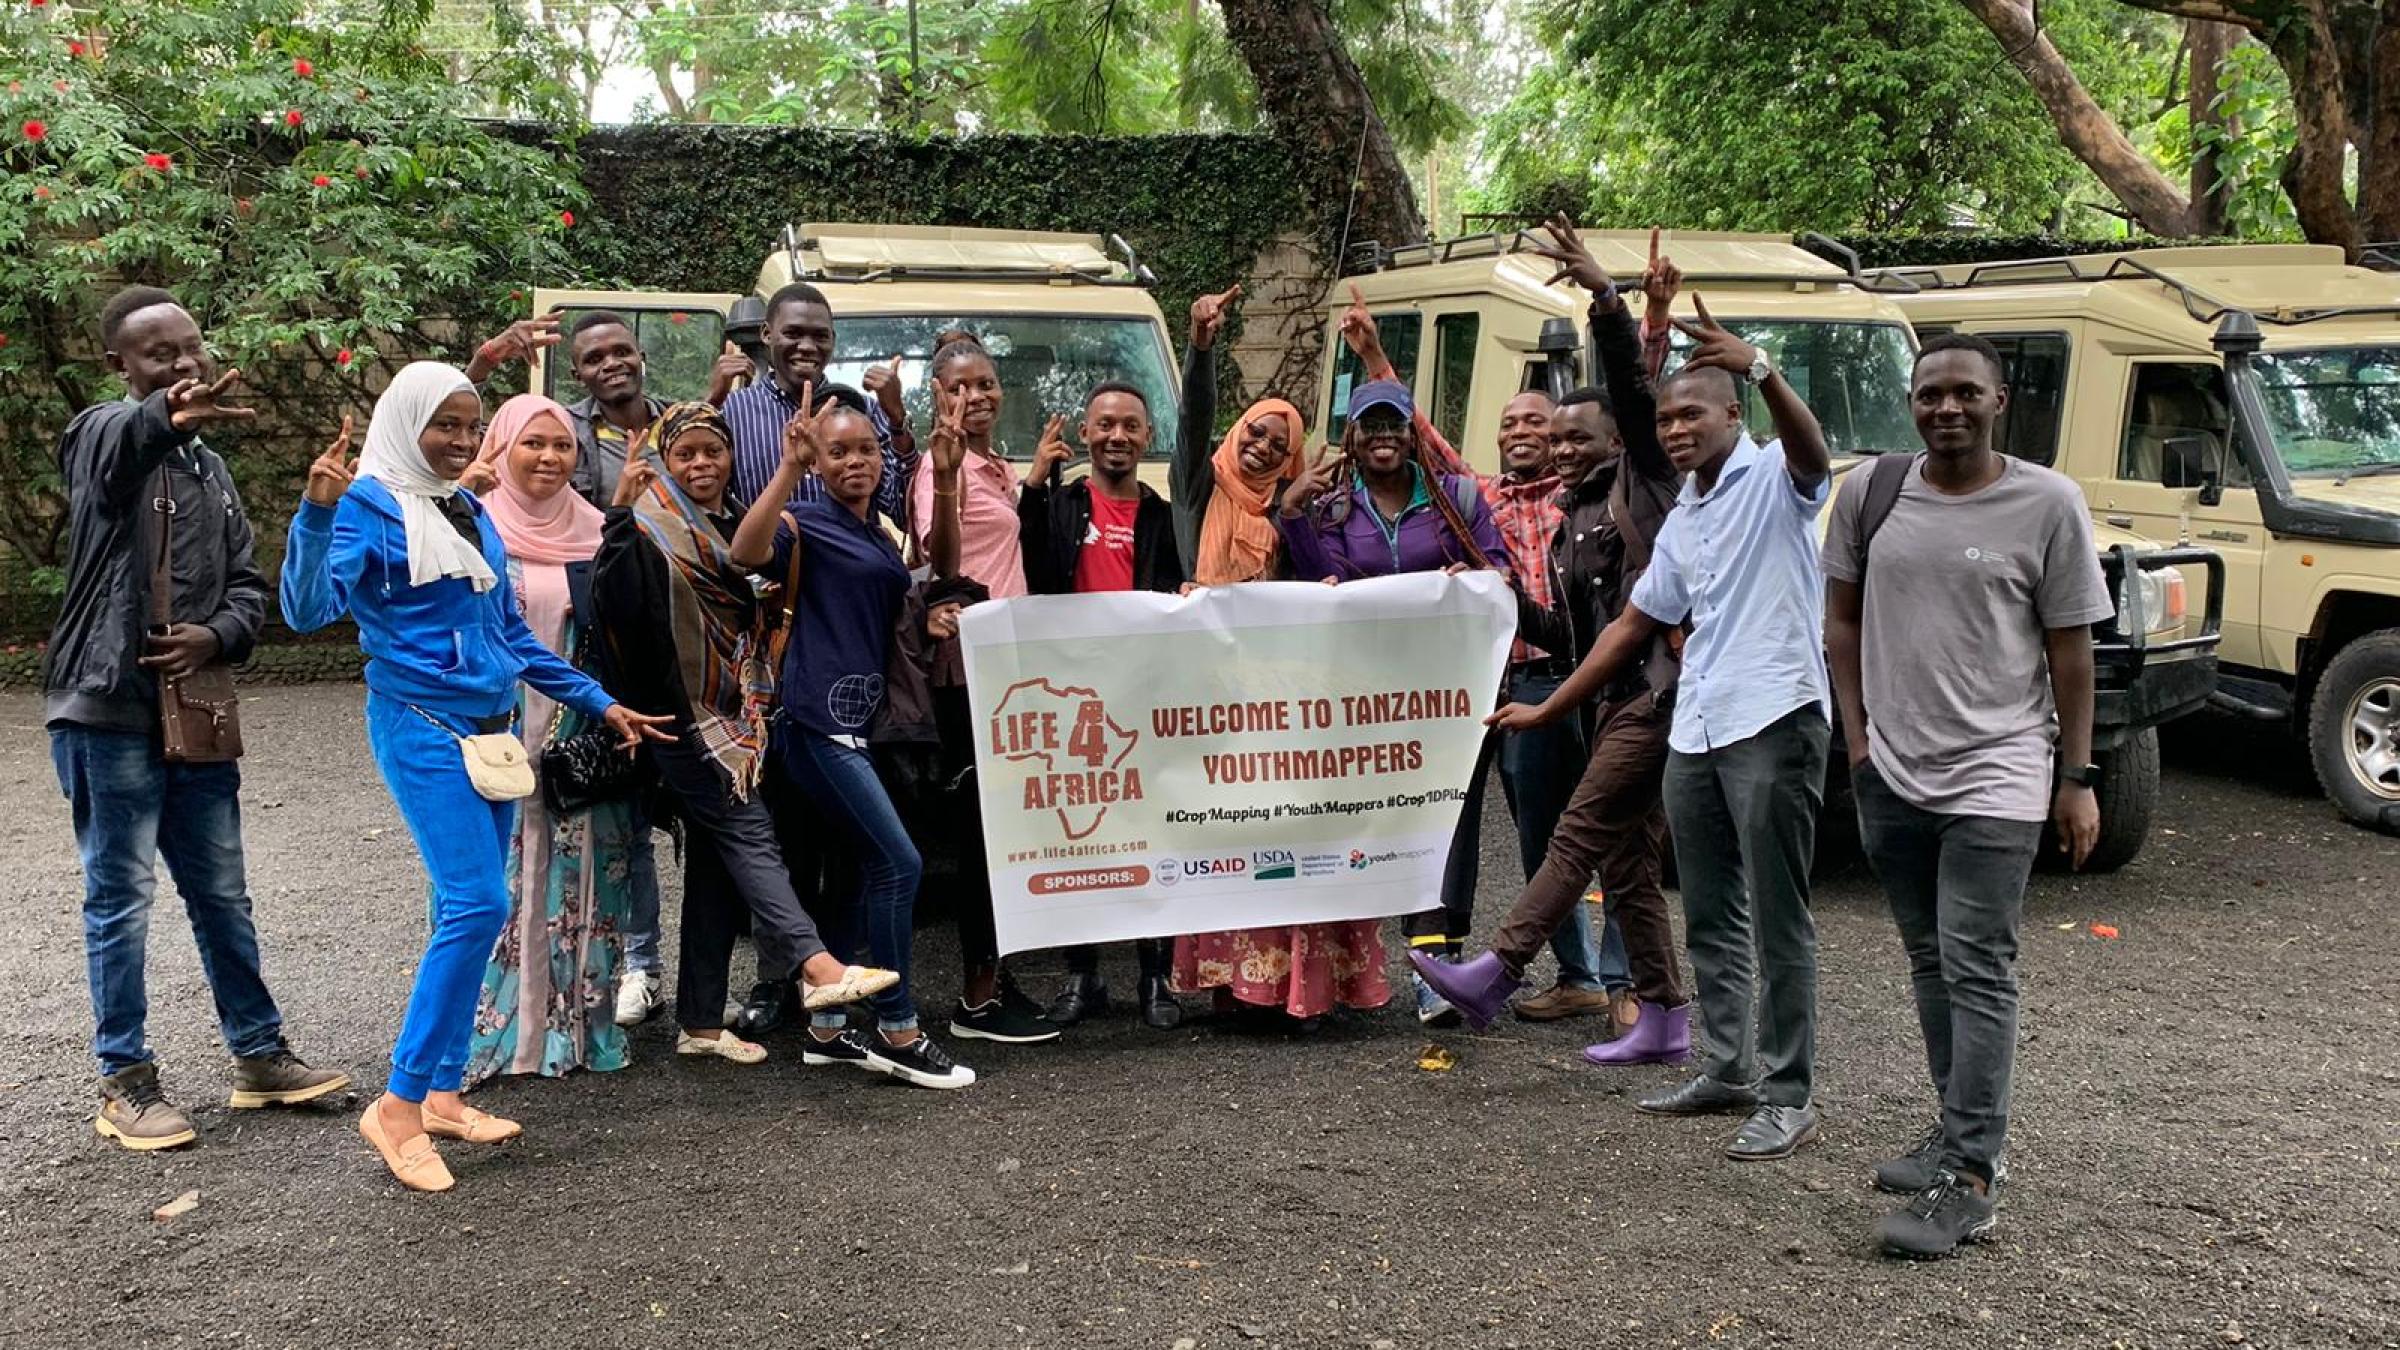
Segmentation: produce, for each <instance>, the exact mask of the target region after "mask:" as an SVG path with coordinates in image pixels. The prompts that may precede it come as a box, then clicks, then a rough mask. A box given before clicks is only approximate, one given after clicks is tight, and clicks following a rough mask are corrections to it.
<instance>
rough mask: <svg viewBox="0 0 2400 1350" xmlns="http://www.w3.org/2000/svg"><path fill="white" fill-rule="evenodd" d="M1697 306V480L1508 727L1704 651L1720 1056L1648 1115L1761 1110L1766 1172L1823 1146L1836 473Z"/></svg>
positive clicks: (1682, 375) (1662, 1097)
mask: <svg viewBox="0 0 2400 1350" xmlns="http://www.w3.org/2000/svg"><path fill="white" fill-rule="evenodd" d="M1695 304H1697V301H1696V299H1695ZM1697 307H1698V309H1699V315H1700V322H1699V323H1697V324H1684V323H1680V322H1679V323H1678V325H1677V326H1678V327H1680V328H1682V329H1683V330H1684V332H1685V333H1686V334H1688V335H1689V336H1691V337H1692V338H1693V340H1694V341H1695V342H1697V343H1698V344H1699V345H1698V347H1697V348H1696V349H1695V350H1694V351H1693V353H1692V355H1691V357H1690V359H1688V360H1687V361H1686V362H1685V363H1684V366H1683V368H1682V369H1681V370H1680V371H1678V372H1677V373H1676V374H1675V376H1674V377H1673V378H1672V379H1670V380H1668V381H1667V383H1666V385H1665V387H1664V388H1663V389H1662V390H1661V391H1660V393H1659V398H1658V433H1659V439H1660V441H1661V442H1663V443H1664V444H1665V446H1666V449H1667V455H1668V458H1670V459H1672V460H1673V461H1674V463H1675V467H1676V469H1677V470H1678V471H1679V472H1682V473H1683V474H1685V475H1686V479H1685V482H1684V485H1683V492H1682V495H1681V496H1680V497H1679V498H1678V499H1677V501H1676V505H1675V509H1674V511H1672V512H1671V513H1669V514H1668V516H1667V521H1666V524H1665V525H1664V526H1663V527H1662V528H1661V529H1660V531H1659V536H1658V542H1657V544H1656V545H1655V546H1654V548H1653V551H1652V555H1651V560H1650V567H1649V570H1648V571H1646V572H1645V573H1643V575H1642V579H1641V580H1640V581H1639V582H1638V583H1636V584H1635V586H1634V589H1633V595H1632V597H1631V598H1630V601H1629V603H1628V604H1627V605H1626V607H1625V610H1624V612H1623V613H1622V614H1621V615H1620V616H1619V617H1618V618H1617V620H1616V621H1615V622H1614V623H1611V624H1610V625H1609V626H1608V628H1607V630H1606V631H1605V632H1603V633H1602V634H1601V636H1600V641H1599V642H1598V643H1597V644H1596V645H1595V646H1594V647H1593V648H1592V651H1591V654H1590V655H1589V656H1586V657H1585V658H1584V660H1583V663H1582V665H1581V666H1579V667H1578V668H1577V669H1576V671H1575V673H1574V674H1573V675H1572V676H1569V677H1568V679H1567V680H1566V682H1565V683H1563V684H1561V685H1560V686H1559V688H1558V691H1557V692H1556V693H1554V694H1552V695H1551V696H1550V698H1549V700H1548V701H1547V702H1545V703H1543V704H1542V705H1541V706H1540V707H1539V708H1529V707H1526V706H1525V705H1523V704H1510V705H1509V706H1508V707H1506V708H1503V709H1501V710H1500V711H1499V712H1497V713H1495V714H1493V716H1492V721H1493V723H1494V724H1495V725H1498V726H1502V727H1507V728H1510V729H1512V730H1514V729H1519V728H1521V727H1524V726H1538V725H1540V724H1541V723H1543V722H1546V721H1549V720H1551V719H1553V718H1557V717H1563V716H1565V715H1566V714H1567V713H1569V712H1571V711H1573V710H1574V709H1575V708H1576V707H1578V706H1579V705H1581V704H1582V703H1583V702H1584V700H1585V699H1587V698H1589V697H1590V696H1591V695H1592V694H1594V693H1596V692H1598V691H1599V690H1601V689H1603V688H1605V687H1607V685H1608V682H1609V681H1610V680H1611V679H1612V678H1614V676H1615V675H1616V673H1617V671H1618V670H1619V668H1621V667H1622V666H1623V665H1624V663H1625V662H1627V661H1628V660H1631V659H1633V658H1634V657H1635V656H1637V655H1638V654H1639V653H1641V652H1643V651H1645V650H1647V649H1648V645H1649V641H1650V639H1651V637H1652V636H1653V635H1654V634H1655V633H1657V632H1658V631H1659V630H1660V629H1662V628H1667V627H1676V626H1681V627H1683V628H1685V629H1686V631H1687V632H1688V634H1689V636H1688V638H1687V640H1686V641H1685V643H1684V647H1683V676H1682V680H1681V682H1680V684H1679V686H1678V688H1677V691H1676V695H1675V721H1674V726H1673V728H1672V729H1671V730H1670V732H1669V733H1668V737H1667V745H1668V755H1667V771H1666V803H1667V818H1668V821H1669V823H1670V824H1671V825H1672V827H1673V829H1674V833H1675V861H1676V866H1677V869H1678V871H1679V872H1680V873H1681V875H1682V883H1683V886H1682V889H1683V909H1684V931H1685V944H1686V946H1687V947H1688V948H1689V950H1690V952H1691V957H1692V971H1693V973H1694V974H1695V975H1697V976H1698V977H1699V985H1700V999H1699V1002H1700V1019H1701V1029H1702V1032H1703V1034H1704V1035H1705V1037H1706V1040H1707V1046H1708V1049H1707V1055H1706V1057H1705V1058H1704V1060H1703V1061H1702V1064H1701V1068H1700V1073H1699V1074H1698V1076H1696V1077H1694V1078H1693V1079H1692V1080H1691V1081H1689V1082H1687V1083H1685V1084H1684V1085H1683V1086H1681V1087H1678V1088H1676V1089H1675V1090H1673V1091H1671V1092H1666V1093H1661V1094H1659V1095H1657V1096H1654V1097H1648V1098H1645V1099H1643V1100H1641V1101H1640V1102H1638V1103H1636V1105H1638V1106H1639V1107H1640V1108H1641V1109H1643V1110H1645V1111H1652V1112H1657V1113H1660V1114H1665V1115H1697V1114H1701V1113H1706V1112H1731V1111H1747V1112H1749V1113H1750V1115H1749V1119H1748V1120H1746V1121H1744V1122H1743V1124H1742V1127H1741V1129H1740V1130H1739V1131H1738V1132H1736V1133H1735V1135H1734V1138H1733V1142H1732V1144H1731V1145H1729V1146H1728V1147H1727V1149H1726V1152H1727V1154H1728V1155H1730V1156H1731V1157H1734V1158H1736V1159H1741V1160H1745V1161H1756V1160H1764V1159H1770V1158H1782V1157H1788V1156H1789V1155H1790V1154H1791V1153H1792V1152H1793V1151H1794V1150H1795V1149H1797V1148H1799V1147H1800V1146H1801V1145H1802V1144H1805V1143H1807V1142H1808V1141H1809V1140H1810V1139H1812V1138H1814V1137H1815V1136H1816V1131H1817V1114H1816V1108H1815V1107H1814V1106H1813V1105H1812V1104H1811V1090H1812V1085H1813V1084H1812V1079H1813V1073H1814V1067H1815V1057H1816V1008H1817V957H1816V943H1817V937H1816V925H1815V923H1814V922H1813V921H1812V920H1811V919H1810V917H1809V912H1808V869H1809V864H1810V862H1811V860H1812V859H1813V857H1814V854H1815V849H1816V833H1817V811H1818V808H1819V807H1820V806H1822V805H1823V802H1824V796H1825V755H1826V747H1827V744H1828V742H1829V741H1830V739H1831V729H1830V726H1829V723H1828V721H1827V715H1828V713H1829V711H1830V700H1829V682H1828V681H1827V679H1826V674H1825V643H1824V617H1823V604H1824V602H1823V592H1824V583H1823V579H1822V577H1821V575H1820V574H1819V572H1818V570H1817V547H1816V532H1815V528H1814V525H1815V521H1816V517H1817V513H1818V512H1819V511H1821V510H1823V509H1824V507H1825V501H1826V498H1827V496H1828V495H1829V494H1828V483H1829V479H1830V477H1831V473H1832V464H1831V460H1830V457H1829V456H1828V454H1827V451H1826V447H1825V437H1824V433H1823V432H1822V431H1821V430H1820V429H1819V427H1818V426H1817V419H1816V418H1815V416H1814V415H1812V414H1811V413H1810V412H1809V410H1808V406H1807V405H1806V404H1804V403H1802V402H1801V401H1800V396H1799V394H1798V393H1797V392H1796V391H1794V390H1793V388H1792V387H1791V385H1790V384H1789V383H1787V382H1786V381H1785V380H1784V379H1783V377H1782V376H1781V375H1780V374H1777V373H1776V372H1775V370H1774V369H1773V368H1772V367H1771V366H1770V365H1769V364H1768V362H1767V358H1766V355H1765V354H1764V353H1763V352H1761V351H1759V350H1758V349H1757V348H1756V347H1753V346H1751V345H1750V344H1749V343H1746V342H1743V341H1742V340H1741V339H1739V338H1737V337H1735V336H1734V335H1733V334H1731V333H1729V332H1727V331H1725V330H1724V329H1723V328H1721V327H1719V326H1718V325H1717V324H1716V323H1715V321H1714V320H1712V319H1710V318H1709V315H1708V309H1707V307H1706V306H1705V305H1699V306H1697ZM1743 381H1748V382H1750V383H1752V384H1755V385H1756V386H1757V387H1758V391H1759V396H1760V398H1761V400H1762V401H1763V402H1764V403H1765V404H1766V407H1767V411H1768V413H1769V414H1770V415H1771V416H1772V417H1773V419H1774V423H1775V432H1776V436H1777V438H1778V439H1777V440H1775V441H1771V442H1769V443H1767V444H1766V445H1763V446H1762V445H1760V444H1758V443H1757V442H1756V441H1753V440H1752V439H1751V438H1750V435H1749V433H1748V432H1747V431H1746V430H1744V428H1743V426H1742V410H1741V388H1740V385H1741V382H1743ZM1754 988H1755V989H1756V990H1757V991H1758V992H1759V994H1760V995H1761V997H1760V999H1759V1017H1758V1025H1757V1027H1756V1031H1755V1034H1753V1027H1752V1023H1751V1016H1750V1004H1751V995H1752V992H1753V990H1754Z"/></svg>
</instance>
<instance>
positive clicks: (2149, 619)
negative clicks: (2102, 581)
mask: <svg viewBox="0 0 2400 1350" xmlns="http://www.w3.org/2000/svg"><path fill="white" fill-rule="evenodd" d="M2136 587H2138V588H2140V589H2139V592H2138V598H2139V599H2140V601H2141V613H2142V624H2143V629H2144V633H2143V635H2144V636H2145V637H2150V638H2173V637H2180V636H2181V635H2182V633H2183V617H2184V604H2185V601H2184V588H2183V573H2182V572H2180V571H2177V570H2176V569H2174V568H2172V567H2161V568H2157V569H2155V570H2144V569H2142V568H2139V567H2131V568H2127V569H2126V572H2125V577H2124V579H2123V580H2122V581H2120V582H2118V583H2117V615H2118V618H2119V621H2120V622H2119V624H2118V626H2119V627H2120V628H2122V627H2123V626H2124V625H2123V622H2122V620H2123V618H2124V616H2125V615H2126V614H2128V613H2130V612H2132V609H2133V602H2134V600H2135V599H2136V596H2137V593H2136V590H2135V588H2136Z"/></svg>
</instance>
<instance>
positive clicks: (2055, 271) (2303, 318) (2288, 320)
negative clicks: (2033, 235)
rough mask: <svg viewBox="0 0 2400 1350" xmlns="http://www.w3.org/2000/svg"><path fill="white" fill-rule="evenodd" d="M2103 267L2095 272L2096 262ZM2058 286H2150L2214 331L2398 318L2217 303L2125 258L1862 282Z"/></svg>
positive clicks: (1920, 287) (1934, 271)
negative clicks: (2226, 324)
mask: <svg viewBox="0 0 2400 1350" xmlns="http://www.w3.org/2000/svg"><path fill="white" fill-rule="evenodd" d="M2102 259H2105V260H2106V261H2107V266H2106V267H2098V266H2096V265H2095V264H2097V263H2098V262H2099V261H2100V260H2102ZM2061 281H2081V282H2107V281H2134V282H2141V281H2149V282H2155V283H2157V284H2158V285H2161V286H2164V287H2166V288H2167V289H2168V290H2169V291H2171V292H2173V293H2174V295H2175V298H2176V299H2177V300H2179V301H2181V302H2182V304H2183V312H2184V313H2186V314H2189V315H2190V316H2191V317H2192V318H2193V320H2195V321H2196V322H2199V323H2204V324H2209V325H2212V326H2213V325H2214V324H2215V323H2216V322H2217V320H2219V319H2221V318H2224V317H2225V316H2226V315H2228V314H2232V313H2237V312H2238V313H2244V314H2249V315H2252V316H2253V317H2255V318H2257V319H2258V320H2260V321H2261V322H2263V323H2271V324H2276V325H2279V326H2282V327H2291V326H2294V325H2297V324H2304V323H2316V322H2319V321H2321V320H2324V319H2342V318H2351V317H2355V316H2359V315H2369V314H2400V304H2390V305H2325V306H2319V307H2317V308H2315V309H2288V310H2275V309H2266V310H2261V309H2253V308H2251V307H2249V306H2246V305H2237V304H2232V303H2230V302H2227V301H2224V300H2220V299H2218V298H2217V297H2215V296H2213V295H2210V294H2209V293H2208V292H2206V291H2203V290H2201V289H2200V288H2199V287H2197V286H2194V285H2192V284H2191V283H2190V282H2188V281H2185V280H2183V279H2182V278H2180V277H2176V276H2171V275H2169V274H2168V273H2166V272H2162V271H2160V270H2159V269H2158V268H2157V267H2156V266H2154V265H2152V264H2151V263H2149V262H2146V261H2144V260H2143V259H2141V258H2139V257H2136V256H2135V255H2133V254H2130V253H2103V254H2083V255H2077V254H2060V255H2058V256H2056V257H2050V258H2015V259H2010V260H2007V261H2003V262H1988V263H1977V264H1976V265H1975V266H1973V267H1970V268H1968V269H1967V274H1966V275H1965V276H1963V277H1956V278H1953V277H1948V276H1945V275H1943V273H1942V269H1941V267H1940V266H1938V265H1936V264H1931V263H1918V264H1913V265H1909V266H1903V267H1879V268H1876V269H1874V270H1872V271H1869V272H1868V273H1866V274H1865V276H1864V277H1863V278H1862V284H1864V285H1866V286H1867V287H1868V288H1869V289H1873V290H1883V289H1886V288H1887V287H1888V288H1890V289H1895V290H1898V289H1905V290H1907V291H1909V292H1916V291H1925V290H1935V291H1959V290H1974V289H1978V288H1983V287H1999V286H2041V285H2049V284H2055V283H2057V282H2061Z"/></svg>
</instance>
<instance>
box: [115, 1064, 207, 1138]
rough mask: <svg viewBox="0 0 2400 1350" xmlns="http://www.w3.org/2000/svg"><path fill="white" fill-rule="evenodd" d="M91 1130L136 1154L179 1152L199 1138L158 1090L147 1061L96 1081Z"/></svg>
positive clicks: (153, 1066)
mask: <svg viewBox="0 0 2400 1350" xmlns="http://www.w3.org/2000/svg"><path fill="white" fill-rule="evenodd" d="M92 1129H93V1130H94V1131H95V1132H97V1133H98V1134H99V1136H100V1137H101V1138H103V1139H114V1140H116V1141H117V1142H118V1143H120V1144H123V1145H124V1146H125V1147H127V1148H129V1149H132V1150H133V1151H135V1152H136V1153H147V1152H149V1151H151V1150H152V1149H161V1148H179V1147H181V1146H183V1145H185V1144H188V1143H190V1142H192V1141H193V1140H195V1139H197V1138H199V1137H200V1132H199V1131H197V1130H195V1129H193V1128H192V1122H191V1118H190V1117H188V1116H186V1115H184V1114H183V1112H181V1111H178V1110H176V1109H175V1107H174V1105H173V1104H172V1103H170V1102H168V1101H167V1098H166V1094H165V1093H164V1092H162V1091H160V1090H159V1086H158V1066H157V1065H156V1064H153V1063H151V1062H150V1061H148V1060H144V1061H142V1062H141V1063H139V1064H136V1065H133V1066H132V1067H130V1068H127V1069H121V1070H119V1071H117V1072H116V1073H113V1074H110V1075H108V1076H107V1077H105V1078H102V1079H101V1080H100V1114H99V1115H97V1116H94V1117H93V1118H92Z"/></svg>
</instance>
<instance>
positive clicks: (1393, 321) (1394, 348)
mask: <svg viewBox="0 0 2400 1350" xmlns="http://www.w3.org/2000/svg"><path fill="white" fill-rule="evenodd" d="M1424 333H1425V316H1423V315H1421V314H1416V313H1412V312H1407V311H1402V312H1397V313H1391V314H1378V315H1376V316H1375V334H1376V336H1377V337H1379V338H1381V339H1382V340H1383V354H1384V356H1385V357H1386V358H1388V359H1389V360H1390V361H1391V363H1392V369H1393V370H1395V371H1397V372H1399V375H1400V382H1401V383H1403V384H1406V385H1409V386H1410V389H1411V392H1412V393H1417V394H1419V395H1420V396H1421V394H1422V391H1420V390H1417V389H1416V388H1415V385H1416V381H1417V347H1418V344H1419V343H1420V342H1421V341H1422V340H1423V338H1424ZM1366 378H1367V376H1366V372H1365V371H1362V370H1360V369H1359V366H1358V357H1357V356H1356V355H1355V354H1353V353H1352V352H1351V350H1350V348H1349V346H1348V344H1346V343H1344V342H1343V341H1342V340H1341V338H1339V337H1338V336H1337V337H1335V338H1333V412H1332V415H1331V416H1330V417H1328V418H1326V420H1325V439H1326V440H1327V441H1329V442H1331V443H1333V444H1335V445H1339V444H1341V440H1342V428H1343V427H1344V426H1346V425H1348V423H1349V421H1350V391H1351V390H1352V389H1355V388H1357V387H1358V386H1359V385H1360V384H1361V383H1362V382H1364V381H1365V380H1366Z"/></svg>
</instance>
